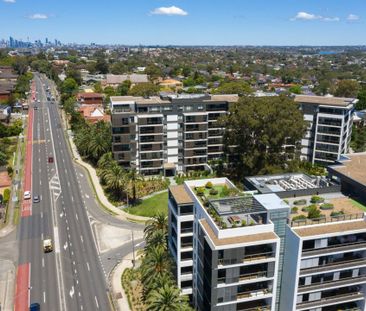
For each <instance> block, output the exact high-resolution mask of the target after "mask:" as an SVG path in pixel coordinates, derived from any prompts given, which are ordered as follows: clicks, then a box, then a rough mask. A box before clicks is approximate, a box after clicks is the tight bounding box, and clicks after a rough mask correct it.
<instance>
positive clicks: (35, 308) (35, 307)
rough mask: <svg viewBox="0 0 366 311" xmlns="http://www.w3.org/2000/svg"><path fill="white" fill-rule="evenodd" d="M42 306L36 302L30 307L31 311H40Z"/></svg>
mask: <svg viewBox="0 0 366 311" xmlns="http://www.w3.org/2000/svg"><path fill="white" fill-rule="evenodd" d="M40 310H41V305H40V304H39V303H38V302H34V303H32V304H31V305H30V306H29V311H40Z"/></svg>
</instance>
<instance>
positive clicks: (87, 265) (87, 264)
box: [86, 262, 90, 272]
mask: <svg viewBox="0 0 366 311" xmlns="http://www.w3.org/2000/svg"><path fill="white" fill-rule="evenodd" d="M86 267H87V268H88V271H89V272H90V266H89V262H86Z"/></svg>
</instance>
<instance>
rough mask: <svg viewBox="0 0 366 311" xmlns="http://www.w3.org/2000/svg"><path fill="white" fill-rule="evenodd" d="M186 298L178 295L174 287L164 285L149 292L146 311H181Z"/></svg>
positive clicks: (177, 290) (178, 291)
mask: <svg viewBox="0 0 366 311" xmlns="http://www.w3.org/2000/svg"><path fill="white" fill-rule="evenodd" d="M187 299H188V298H187V296H184V295H183V296H182V295H180V290H179V289H178V288H176V287H172V286H169V284H165V285H164V286H163V287H162V288H159V289H156V290H153V291H151V293H150V294H149V296H148V298H147V310H148V311H182V305H183V304H186V303H187Z"/></svg>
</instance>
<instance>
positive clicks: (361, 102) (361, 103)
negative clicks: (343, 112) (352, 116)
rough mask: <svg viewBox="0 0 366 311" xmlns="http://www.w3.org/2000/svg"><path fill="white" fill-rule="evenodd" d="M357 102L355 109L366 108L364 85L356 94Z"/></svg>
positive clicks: (365, 88) (365, 89)
mask: <svg viewBox="0 0 366 311" xmlns="http://www.w3.org/2000/svg"><path fill="white" fill-rule="evenodd" d="M357 98H358V103H357V104H356V110H364V109H366V87H363V88H362V89H361V90H360V91H359V92H358V95H357Z"/></svg>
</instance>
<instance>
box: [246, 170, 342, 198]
mask: <svg viewBox="0 0 366 311" xmlns="http://www.w3.org/2000/svg"><path fill="white" fill-rule="evenodd" d="M245 179H246V181H247V182H249V183H250V184H251V186H252V187H254V188H255V189H256V190H258V192H260V193H277V192H286V191H298V190H307V189H318V188H326V187H330V186H333V185H335V183H334V182H332V181H331V180H330V179H328V178H326V177H323V176H315V177H314V176H310V175H307V174H304V173H287V174H277V175H263V176H250V177H246V178H245Z"/></svg>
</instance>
